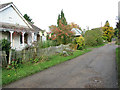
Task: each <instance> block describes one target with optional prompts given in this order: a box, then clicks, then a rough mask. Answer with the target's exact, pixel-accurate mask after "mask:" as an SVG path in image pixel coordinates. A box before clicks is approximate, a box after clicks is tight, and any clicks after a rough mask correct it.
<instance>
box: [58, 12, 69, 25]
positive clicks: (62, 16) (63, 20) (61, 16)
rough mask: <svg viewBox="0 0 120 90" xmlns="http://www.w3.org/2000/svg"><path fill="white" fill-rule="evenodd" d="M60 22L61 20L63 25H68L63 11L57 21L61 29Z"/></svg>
mask: <svg viewBox="0 0 120 90" xmlns="http://www.w3.org/2000/svg"><path fill="white" fill-rule="evenodd" d="M60 20H61V23H62V24H63V25H67V21H66V18H65V15H64V13H63V10H61V14H59V15H58V19H57V26H58V27H59V23H60Z"/></svg>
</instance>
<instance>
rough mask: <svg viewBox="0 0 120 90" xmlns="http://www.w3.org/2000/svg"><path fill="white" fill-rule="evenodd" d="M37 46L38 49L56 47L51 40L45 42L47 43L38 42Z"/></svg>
mask: <svg viewBox="0 0 120 90" xmlns="http://www.w3.org/2000/svg"><path fill="white" fill-rule="evenodd" d="M38 46H39V48H47V47H50V46H56V42H55V41H52V40H47V41H44V42H41V41H40V42H38Z"/></svg>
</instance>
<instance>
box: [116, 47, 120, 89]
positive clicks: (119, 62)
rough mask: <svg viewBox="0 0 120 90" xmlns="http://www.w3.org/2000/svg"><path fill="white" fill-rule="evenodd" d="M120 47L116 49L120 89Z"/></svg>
mask: <svg viewBox="0 0 120 90" xmlns="http://www.w3.org/2000/svg"><path fill="white" fill-rule="evenodd" d="M119 53H120V47H118V48H117V49H116V59H117V66H118V68H117V69H118V84H119V88H120V55H119Z"/></svg>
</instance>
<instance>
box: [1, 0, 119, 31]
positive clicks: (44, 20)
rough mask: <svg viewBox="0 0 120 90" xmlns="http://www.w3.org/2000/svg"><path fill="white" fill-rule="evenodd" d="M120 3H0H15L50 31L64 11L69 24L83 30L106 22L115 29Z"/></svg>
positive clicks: (81, 0)
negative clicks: (119, 4) (72, 23)
mask: <svg viewBox="0 0 120 90" xmlns="http://www.w3.org/2000/svg"><path fill="white" fill-rule="evenodd" d="M119 1H120V0H0V3H1V4H2V3H7V2H13V3H14V4H15V5H16V7H17V8H18V9H19V11H20V12H21V13H22V15H24V14H28V15H29V16H30V17H31V18H32V20H33V22H34V24H35V25H36V26H38V27H39V28H41V29H43V30H46V31H49V26H51V25H57V18H58V15H59V14H60V13H61V10H62V9H63V12H64V14H65V17H66V20H67V22H68V23H71V22H74V23H75V24H78V25H79V26H80V27H81V28H82V29H88V27H89V29H92V28H97V27H101V25H102V26H104V24H105V22H106V20H108V21H109V23H110V25H111V26H112V27H114V28H115V27H116V22H117V18H116V17H117V16H118V2H119Z"/></svg>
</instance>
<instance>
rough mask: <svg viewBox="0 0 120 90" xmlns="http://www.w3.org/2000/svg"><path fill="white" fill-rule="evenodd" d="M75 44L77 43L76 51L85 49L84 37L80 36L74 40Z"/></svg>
mask: <svg viewBox="0 0 120 90" xmlns="http://www.w3.org/2000/svg"><path fill="white" fill-rule="evenodd" d="M76 42H77V44H78V45H77V49H78V50H83V49H84V48H85V40H84V37H82V36H80V37H77V38H76Z"/></svg>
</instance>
